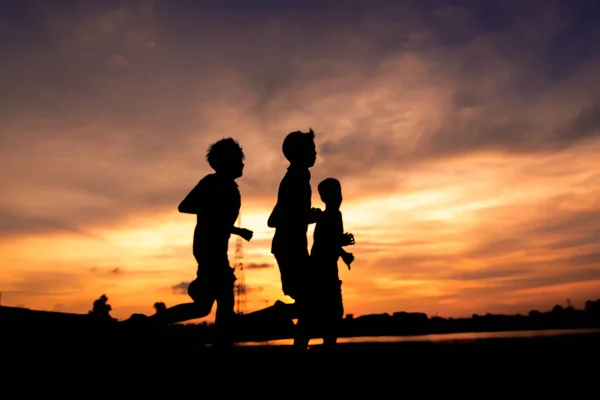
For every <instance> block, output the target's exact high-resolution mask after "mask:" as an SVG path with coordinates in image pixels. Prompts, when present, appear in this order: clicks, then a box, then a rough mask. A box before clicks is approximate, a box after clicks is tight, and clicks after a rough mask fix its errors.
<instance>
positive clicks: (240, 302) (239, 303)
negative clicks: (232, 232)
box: [234, 213, 246, 314]
mask: <svg viewBox="0 0 600 400" xmlns="http://www.w3.org/2000/svg"><path fill="white" fill-rule="evenodd" d="M241 226H242V214H241V213H240V216H239V218H238V227H241ZM234 262H235V267H234V271H235V275H236V278H237V280H236V285H235V297H236V299H235V308H236V310H235V312H236V313H237V314H245V313H246V273H245V271H244V249H243V242H242V238H241V237H240V236H238V237H237V238H236V241H235V256H234Z"/></svg>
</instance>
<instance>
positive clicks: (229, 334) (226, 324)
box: [215, 272, 236, 346]
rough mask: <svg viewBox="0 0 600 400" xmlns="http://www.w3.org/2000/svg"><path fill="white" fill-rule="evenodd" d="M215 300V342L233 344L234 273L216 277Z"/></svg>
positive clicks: (226, 344)
mask: <svg viewBox="0 0 600 400" xmlns="http://www.w3.org/2000/svg"><path fill="white" fill-rule="evenodd" d="M218 280H219V282H215V283H216V284H217V285H218V286H217V292H216V296H215V298H216V301H217V313H216V316H215V328H216V330H217V338H216V339H217V341H216V343H215V344H218V345H225V346H230V345H232V344H233V328H234V327H233V323H234V319H235V316H236V314H235V296H234V293H233V289H234V282H235V275H233V272H231V276H229V274H226V275H224V276H220V277H219V278H218Z"/></svg>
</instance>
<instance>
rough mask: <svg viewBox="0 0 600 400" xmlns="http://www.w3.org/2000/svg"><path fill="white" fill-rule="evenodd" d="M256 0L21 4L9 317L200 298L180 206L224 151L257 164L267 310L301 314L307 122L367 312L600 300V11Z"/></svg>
mask: <svg viewBox="0 0 600 400" xmlns="http://www.w3.org/2000/svg"><path fill="white" fill-rule="evenodd" d="M255 3H258V2H247V1H241V0H239V1H223V0H222V1H218V2H217V1H213V2H208V1H197V2H185V3H184V2H180V1H142V0H140V1H123V2H116V1H114V2H113V1H110V2H100V1H85V2H76V1H73V2H67V1H61V2H48V1H20V2H2V4H1V5H0V59H1V60H2V61H1V62H0V185H1V187H2V196H0V235H1V241H0V265H1V267H0V291H2V292H3V297H2V302H3V304H4V305H13V306H14V305H24V306H26V307H29V308H34V309H47V310H60V311H67V312H87V311H88V310H89V309H90V308H91V305H92V302H93V300H94V299H96V298H98V297H99V296H100V295H101V294H103V293H105V294H106V295H107V296H108V297H109V303H110V304H111V305H112V307H113V312H112V315H113V316H115V317H117V318H127V317H128V316H129V315H131V313H134V312H142V313H151V312H152V311H153V310H152V305H153V304H154V302H157V301H163V302H165V303H166V304H167V306H171V305H175V304H177V303H180V302H187V301H188V297H187V296H186V295H185V294H182V293H185V290H183V291H182V290H181V289H182V288H185V284H186V282H189V281H190V280H191V279H193V278H194V277H195V264H194V259H193V257H192V253H191V244H192V232H193V228H194V224H195V219H194V217H192V216H189V215H183V214H178V213H177V205H178V204H179V202H180V201H181V200H182V199H183V197H184V196H185V195H186V194H187V192H188V191H189V190H190V189H191V188H192V187H193V186H194V185H195V184H196V182H197V181H198V180H199V179H201V178H202V177H203V176H204V175H205V174H207V173H209V172H211V171H210V170H209V167H208V165H207V163H206V162H205V160H204V156H205V152H206V149H207V147H208V146H209V145H210V144H211V143H212V142H214V141H216V140H218V139H220V138H222V137H234V138H236V139H238V140H239V142H240V144H241V145H242V146H243V148H244V151H245V153H246V170H245V175H244V176H243V177H242V178H241V179H239V181H238V183H239V186H240V191H241V193H242V222H243V225H244V226H245V227H247V228H249V229H252V230H254V232H255V236H254V239H253V240H252V241H251V242H249V243H244V253H245V261H246V264H247V269H246V281H247V284H248V292H247V297H248V305H247V307H248V309H249V310H253V309H258V308H261V307H263V306H264V305H267V304H271V303H273V302H274V301H275V300H278V299H281V300H286V301H288V300H289V299H288V298H285V297H284V296H283V294H282V292H281V287H280V283H279V272H278V270H277V268H276V267H275V268H274V267H273V263H274V261H275V260H274V258H273V257H272V255H271V254H270V252H269V250H270V240H271V238H272V235H273V231H272V230H271V229H269V228H268V227H267V226H266V220H267V217H268V214H269V212H270V210H271V208H272V206H273V205H274V203H275V197H276V192H277V187H278V184H279V181H280V179H281V178H282V176H283V174H284V173H285V170H286V168H287V163H286V162H285V159H284V157H283V155H282V154H281V142H282V140H283V138H284V137H285V135H286V134H287V133H288V132H290V131H294V130H303V131H306V130H308V128H309V127H312V128H313V129H314V130H315V133H316V144H317V151H318V160H317V164H316V165H315V167H314V168H313V169H312V177H313V178H312V184H313V203H314V205H315V206H317V207H323V205H322V203H321V201H320V199H319V198H318V194H317V193H316V186H317V184H318V182H319V181H320V180H322V179H324V178H325V177H328V176H332V177H336V178H338V179H339V180H340V181H341V182H342V188H343V191H344V203H343V205H342V212H343V215H344V220H345V228H346V230H347V231H350V232H352V233H354V235H355V237H356V245H355V246H354V247H353V248H351V249H349V250H350V251H352V252H353V253H354V255H355V257H356V261H355V263H354V264H353V268H352V270H351V271H348V270H347V269H346V268H345V266H344V265H343V264H342V263H341V262H340V275H341V279H342V280H343V291H344V299H345V308H346V312H347V313H352V314H355V315H362V314H367V313H382V312H389V313H391V312H395V311H414V312H417V311H418V312H426V313H428V314H430V315H434V314H436V313H437V314H438V315H440V316H469V315H471V314H472V313H486V312H494V313H511V314H512V313H517V312H527V311H529V310H530V309H535V308H538V309H543V310H546V309H549V308H551V307H552V306H553V305H554V304H558V303H560V304H565V303H566V299H567V298H569V299H571V300H572V302H573V305H574V306H576V307H583V302H584V301H585V300H587V299H596V298H599V297H600V218H599V217H600V214H599V207H600V162H599V161H598V160H600V157H598V154H599V151H600V78H599V77H600V59H599V58H600V17H599V15H600V13H599V11H600V10H599V9H600V3H598V2H597V1H569V2H564V1H550V0H548V1H544V2H526V1H518V2H517V1H514V2H509V1H492V0H486V1H485V2H481V1H427V2H423V1H414V2H395V1H394V2H391V1H390V2H384V1H379V0H370V1H368V2H367V1H365V2H358V1H344V2H342V1H327V2H322V1H306V0H305V1H302V2H276V1H261V2H260V6H257V5H256V4H255ZM293 3H296V4H295V5H292V4H293ZM425 3H427V5H425ZM311 237H312V228H311V230H310V231H309V238H311ZM309 244H310V241H309ZM233 247H234V240H231V242H230V249H231V253H230V255H231V258H233ZM211 318H212V315H211V316H210V317H209V319H211Z"/></svg>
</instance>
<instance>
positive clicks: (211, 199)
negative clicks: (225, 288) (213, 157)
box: [184, 174, 241, 264]
mask: <svg viewBox="0 0 600 400" xmlns="http://www.w3.org/2000/svg"><path fill="white" fill-rule="evenodd" d="M184 201H190V202H191V203H192V204H193V206H194V208H195V209H196V216H197V218H196V228H195V229H194V244H193V251H194V257H195V258H196V261H198V263H199V264H201V263H202V264H214V263H218V264H225V263H227V264H228V259H227V250H228V246H229V238H230V236H231V230H232V228H233V226H234V225H235V221H236V220H237V218H238V215H239V212H240V206H241V196H240V191H239V188H238V185H237V183H236V182H235V181H233V180H231V179H228V178H225V177H223V176H220V175H219V174H209V175H207V176H205V177H204V178H202V179H201V180H200V181H199V182H198V184H197V185H196V187H194V189H193V190H192V191H191V192H190V194H189V195H188V196H187V198H186V200H184Z"/></svg>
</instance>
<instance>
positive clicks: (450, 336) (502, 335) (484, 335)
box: [238, 329, 600, 346]
mask: <svg viewBox="0 0 600 400" xmlns="http://www.w3.org/2000/svg"><path fill="white" fill-rule="evenodd" d="M591 333H600V329H552V330H538V331H510V332H468V333H444V334H432V335H413V336H359V337H350V338H339V339H338V343H398V342H453V341H465V340H467V341H468V340H477V339H514V338H535V337H548V336H563V335H582V334H591ZM292 343H293V340H292V339H281V340H272V341H268V342H245V343H238V345H239V346H265V345H268V346H289V345H291V344H292ZM321 343H323V340H322V339H313V340H311V341H310V343H309V345H317V344H321Z"/></svg>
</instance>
